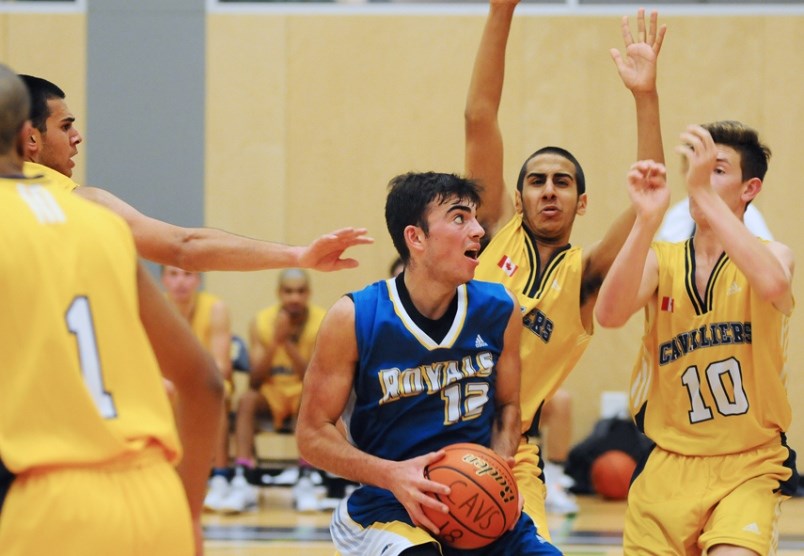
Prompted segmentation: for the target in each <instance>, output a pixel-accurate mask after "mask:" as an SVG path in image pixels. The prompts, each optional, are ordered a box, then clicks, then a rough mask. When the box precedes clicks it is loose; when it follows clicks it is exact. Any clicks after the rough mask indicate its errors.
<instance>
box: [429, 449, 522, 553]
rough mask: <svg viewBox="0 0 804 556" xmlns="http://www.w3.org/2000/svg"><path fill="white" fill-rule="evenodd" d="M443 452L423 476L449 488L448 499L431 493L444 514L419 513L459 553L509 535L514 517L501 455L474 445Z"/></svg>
mask: <svg viewBox="0 0 804 556" xmlns="http://www.w3.org/2000/svg"><path fill="white" fill-rule="evenodd" d="M444 452H445V455H444V457H443V458H442V459H440V460H438V461H436V462H435V463H431V464H430V465H428V466H427V467H426V468H425V470H424V476H425V477H426V478H428V479H430V480H431V481H436V482H439V483H442V484H445V485H447V486H448V487H450V490H451V492H450V494H449V495H443V494H435V493H430V495H431V496H433V497H434V498H436V499H437V500H438V501H440V502H442V503H443V504H445V505H446V506H447V507H448V508H449V513H446V514H445V513H442V512H439V511H438V510H433V509H430V508H428V507H427V506H422V510H423V511H424V513H425V515H426V516H427V518H428V519H429V520H430V521H432V522H433V523H434V524H435V525H436V526H437V527H438V528H439V530H440V534H439V539H440V540H441V541H442V542H444V543H446V544H448V545H449V546H452V547H454V548H459V549H473V548H481V547H484V546H486V545H488V544H490V543H492V542H493V541H494V540H496V539H497V538H498V537H500V536H501V535H502V534H503V533H505V532H506V531H508V530H509V529H510V528H511V526H512V525H513V521H514V520H515V519H516V517H517V515H518V514H519V492H518V490H517V487H516V481H515V480H514V476H513V473H511V469H510V467H508V464H507V463H506V462H505V460H504V459H503V457H502V456H499V455H498V454H496V453H495V452H494V451H492V450H490V449H489V448H486V447H484V446H481V445H479V444H469V443H460V444H452V445H450V446H447V447H446V448H444Z"/></svg>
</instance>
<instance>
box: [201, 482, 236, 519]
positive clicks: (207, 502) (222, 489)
mask: <svg viewBox="0 0 804 556" xmlns="http://www.w3.org/2000/svg"><path fill="white" fill-rule="evenodd" d="M229 490H230V489H229V481H228V480H226V477H223V476H221V475H215V476H213V477H212V478H211V479H210V480H209V485H208V487H207V495H206V497H205V498H204V509H205V510H208V511H211V512H219V511H220V510H221V506H222V504H223V501H224V499H226V497H227V496H228V495H229Z"/></svg>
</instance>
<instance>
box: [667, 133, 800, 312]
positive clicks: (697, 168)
mask: <svg viewBox="0 0 804 556" xmlns="http://www.w3.org/2000/svg"><path fill="white" fill-rule="evenodd" d="M681 142H682V144H681V145H679V146H678V147H676V151H677V152H678V153H680V154H682V155H683V156H684V157H686V159H687V163H688V170H687V190H688V192H689V195H690V199H691V200H692V201H694V202H695V204H696V207H697V208H698V210H700V211H701V213H702V214H703V216H704V218H705V219H706V222H707V225H708V226H709V227H711V229H712V231H713V232H714V234H715V235H716V236H717V238H718V240H720V242H721V243H722V244H723V249H724V250H725V251H726V253H727V254H728V255H729V258H730V259H731V260H732V261H733V262H734V264H736V265H737V267H738V268H739V269H740V270H741V271H742V273H743V274H745V276H746V278H747V279H748V282H749V283H750V284H751V287H752V288H753V289H754V290H756V291H757V292H758V293H759V295H760V296H761V297H762V298H763V299H764V300H766V301H768V302H769V303H772V304H773V306H774V307H776V308H777V309H778V310H779V311H781V312H782V313H784V314H786V315H789V314H790V313H791V311H792V310H793V284H792V282H793V270H794V258H793V253H792V251H791V250H790V248H789V247H787V246H786V245H783V244H781V243H779V242H770V243H765V242H763V241H760V240H759V239H757V238H756V236H755V235H754V234H753V233H752V232H751V231H750V230H749V229H748V228H746V227H745V225H744V224H743V223H742V222H741V221H740V219H739V218H738V217H737V216H736V215H735V214H734V212H733V210H732V209H731V208H729V206H728V205H727V204H726V202H725V201H724V200H723V199H722V198H721V197H720V195H718V194H717V192H716V191H715V190H714V189H713V188H712V185H711V176H712V172H713V171H714V170H715V168H716V166H717V164H718V161H717V146H716V145H715V142H714V141H713V140H712V136H711V135H710V134H709V132H708V131H706V130H705V129H704V128H702V127H700V126H689V127H688V128H687V130H686V131H685V132H684V133H682V134H681ZM744 185H745V186H744V189H743V191H742V194H741V195H742V199H741V200H743V201H746V202H748V201H751V200H752V199H753V198H754V197H755V196H756V195H757V194H758V193H759V191H760V190H761V189H762V180H760V179H759V178H752V179H750V180H749V181H748V182H747V183H746V184H744Z"/></svg>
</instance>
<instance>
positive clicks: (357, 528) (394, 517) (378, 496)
mask: <svg viewBox="0 0 804 556" xmlns="http://www.w3.org/2000/svg"><path fill="white" fill-rule="evenodd" d="M330 532H331V534H332V540H333V542H334V543H335V547H336V548H337V549H338V552H340V554H341V555H342V556H364V555H365V554H382V555H383V556H396V555H398V554H400V553H401V552H402V551H403V550H405V549H407V548H410V547H412V546H418V545H423V544H434V545H437V546H439V547H440V548H441V552H442V554H443V555H444V556H457V555H474V554H477V555H481V554H482V555H483V556H510V555H513V554H516V555H517V556H536V555H539V556H541V555H557V554H561V552H560V551H559V550H558V549H557V548H556V547H555V546H553V545H552V544H550V543H549V542H548V541H546V540H545V539H543V538H542V537H541V536H540V535H539V534H538V532H537V531H536V526H535V525H534V524H533V521H532V520H531V519H530V518H529V517H528V516H527V515H526V514H524V513H523V514H522V515H521V516H520V518H519V521H518V522H517V524H516V526H515V527H514V529H513V530H511V531H508V532H507V533H505V534H504V535H503V536H501V537H500V538H499V539H497V540H496V541H494V542H493V543H491V544H490V545H488V546H485V547H483V548H480V549H476V550H458V549H454V548H450V547H449V546H446V545H441V543H439V542H438V540H437V539H436V538H435V537H433V536H432V535H431V533H430V532H429V531H427V530H425V529H423V528H421V527H416V526H414V525H413V522H412V521H411V519H410V516H409V515H408V512H407V511H406V510H405V508H404V506H402V504H400V503H399V502H398V501H397V500H396V498H394V496H393V494H391V493H390V492H389V491H387V490H383V489H378V488H375V487H361V488H359V489H357V490H356V491H354V492H353V493H352V494H351V495H350V496H349V498H347V499H346V500H344V501H343V502H341V504H340V505H339V506H338V508H337V509H336V510H335V512H334V513H333V514H332V523H331V524H330Z"/></svg>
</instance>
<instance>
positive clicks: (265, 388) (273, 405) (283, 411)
mask: <svg viewBox="0 0 804 556" xmlns="http://www.w3.org/2000/svg"><path fill="white" fill-rule="evenodd" d="M301 392H302V383H301V381H299V380H298V379H295V380H290V381H286V380H275V378H273V379H271V380H270V381H269V382H266V383H265V384H263V385H262V387H261V388H260V393H261V394H262V395H263V397H264V398H265V401H267V402H268V407H269V408H270V410H271V415H272V416H273V420H274V427H275V428H277V429H279V428H281V427H282V424H283V423H284V422H285V419H287V418H289V417H294V416H296V414H297V413H298V412H299V404H300V403H301Z"/></svg>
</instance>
